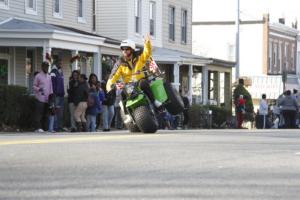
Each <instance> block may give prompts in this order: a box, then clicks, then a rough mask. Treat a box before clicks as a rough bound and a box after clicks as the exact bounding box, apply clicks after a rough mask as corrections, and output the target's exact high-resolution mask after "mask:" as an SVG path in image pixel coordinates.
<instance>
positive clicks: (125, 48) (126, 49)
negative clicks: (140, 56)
mask: <svg viewBox="0 0 300 200" xmlns="http://www.w3.org/2000/svg"><path fill="white" fill-rule="evenodd" d="M130 49H131V48H129V47H122V48H121V50H122V51H128V50H130Z"/></svg>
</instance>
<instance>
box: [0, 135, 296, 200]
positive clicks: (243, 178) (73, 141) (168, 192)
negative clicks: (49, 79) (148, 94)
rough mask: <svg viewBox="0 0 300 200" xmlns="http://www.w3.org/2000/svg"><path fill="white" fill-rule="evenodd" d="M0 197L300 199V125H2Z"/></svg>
mask: <svg viewBox="0 0 300 200" xmlns="http://www.w3.org/2000/svg"><path fill="white" fill-rule="evenodd" d="M0 199H1V200H19V199H22V200H32V199H43V200H50V199H51V200H58V199H65V200H71V199H72V200H73V199H84V200H90V199H95V200H96V199H120V200H121V199H122V200H124V199H172V200H173V199H222V200H224V199H228V200H234V199H236V200H241V199H242V200H248V199H257V200H265V199H268V200H274V199H282V200H289V199H290V200H295V199H300V132H299V130H259V131H258V130H251V131H250V130H184V131H183V130H176V131H159V132H157V133H156V134H140V133H139V134H133V133H129V132H127V131H119V132H117V131H113V132H110V133H103V132H102V133H100V132H99V133H94V134H91V133H76V134H73V133H56V134H49V133H47V134H45V133H44V134H36V133H26V134H18V133H16V134H4V133H3V134H0Z"/></svg>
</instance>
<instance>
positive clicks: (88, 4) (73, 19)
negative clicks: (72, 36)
mask: <svg viewBox="0 0 300 200" xmlns="http://www.w3.org/2000/svg"><path fill="white" fill-rule="evenodd" d="M61 1H62V2H63V5H62V18H56V17H54V16H53V0H47V1H45V3H46V8H45V10H46V16H45V19H46V23H48V24H56V25H61V26H67V27H72V28H76V29H80V30H83V31H86V32H92V22H93V16H92V15H93V13H92V5H93V4H92V0H84V1H83V2H84V18H85V20H86V23H80V22H78V11H77V10H78V4H77V0H61Z"/></svg>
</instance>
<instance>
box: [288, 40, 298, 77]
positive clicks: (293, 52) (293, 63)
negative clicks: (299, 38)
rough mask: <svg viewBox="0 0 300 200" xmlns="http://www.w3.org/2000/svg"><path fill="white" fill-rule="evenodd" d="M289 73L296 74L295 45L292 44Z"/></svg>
mask: <svg viewBox="0 0 300 200" xmlns="http://www.w3.org/2000/svg"><path fill="white" fill-rule="evenodd" d="M289 72H291V73H295V72H296V67H295V45H294V44H292V48H291V68H290V70H289Z"/></svg>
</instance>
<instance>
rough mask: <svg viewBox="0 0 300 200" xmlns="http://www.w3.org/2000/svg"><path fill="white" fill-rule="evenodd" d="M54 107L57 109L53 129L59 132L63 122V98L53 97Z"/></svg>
mask: <svg viewBox="0 0 300 200" xmlns="http://www.w3.org/2000/svg"><path fill="white" fill-rule="evenodd" d="M55 105H56V106H57V107H58V110H57V113H56V119H55V121H54V129H55V130H56V131H60V130H62V129H63V122H64V97H59V96H56V97H55Z"/></svg>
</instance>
